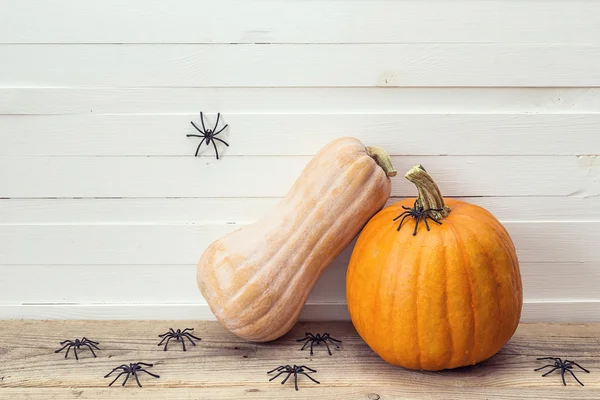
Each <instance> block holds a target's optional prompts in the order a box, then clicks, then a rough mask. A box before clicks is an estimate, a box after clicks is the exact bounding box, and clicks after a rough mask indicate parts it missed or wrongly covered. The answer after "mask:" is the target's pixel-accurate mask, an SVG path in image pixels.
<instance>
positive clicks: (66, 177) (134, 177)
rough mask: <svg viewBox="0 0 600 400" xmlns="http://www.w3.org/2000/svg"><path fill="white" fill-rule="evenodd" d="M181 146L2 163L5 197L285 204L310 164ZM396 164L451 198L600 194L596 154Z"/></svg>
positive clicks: (395, 190)
mask: <svg viewBox="0 0 600 400" xmlns="http://www.w3.org/2000/svg"><path fill="white" fill-rule="evenodd" d="M181 136H183V135H181ZM180 140H182V141H184V142H185V143H187V144H189V145H190V154H189V155H187V156H181V157H5V158H0V197H5V198H8V197H34V198H44V197H283V196H284V195H285V193H286V192H287V191H288V190H289V188H290V187H291V186H292V184H293V183H294V182H295V180H296V179H297V178H298V176H300V174H301V172H302V170H303V169H304V167H305V166H306V165H307V164H308V162H309V161H310V159H311V157H310V156H256V157H254V156H249V157H222V158H221V159H220V160H216V159H215V158H211V157H201V158H195V157H193V153H194V152H195V149H196V146H197V145H196V143H195V142H191V141H189V138H186V137H181V138H180ZM223 147H224V146H223ZM205 149H206V147H205ZM209 150H211V149H209ZM212 151H213V152H214V150H212ZM221 151H222V153H225V154H227V150H225V151H223V150H221ZM392 161H393V163H394V166H395V167H396V169H397V170H398V171H407V170H408V169H410V168H411V167H412V166H413V165H415V164H422V165H424V166H425V168H427V170H428V171H431V172H432V176H433V177H434V179H435V180H436V182H437V183H438V185H439V186H440V189H441V191H442V193H443V194H444V196H447V197H455V196H461V197H463V196H582V197H588V196H596V195H599V194H600V179H599V177H600V159H599V158H598V156H594V155H591V156H530V157H528V156H448V157H439V156H394V157H392ZM525 170H526V171H527V173H524V171H525ZM224 182H227V183H228V184H223V183H224ZM534 182H535V184H533V183H534ZM414 193H415V189H414V186H413V185H412V184H411V183H410V182H408V181H407V180H406V179H405V178H404V174H403V173H402V172H401V173H399V174H398V175H397V176H396V177H394V178H392V196H414Z"/></svg>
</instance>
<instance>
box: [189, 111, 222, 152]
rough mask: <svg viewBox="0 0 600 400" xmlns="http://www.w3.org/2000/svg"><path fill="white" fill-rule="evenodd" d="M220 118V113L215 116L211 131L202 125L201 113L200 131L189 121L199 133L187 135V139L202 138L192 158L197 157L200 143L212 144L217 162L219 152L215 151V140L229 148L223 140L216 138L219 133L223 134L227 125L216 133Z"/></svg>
mask: <svg viewBox="0 0 600 400" xmlns="http://www.w3.org/2000/svg"><path fill="white" fill-rule="evenodd" d="M220 117H221V113H218V114H217V122H216V123H215V125H214V126H213V128H212V129H210V128H209V129H207V128H206V126H205V125H204V115H203V114H202V111H201V112H200V123H201V124H202V129H200V127H198V125H196V124H195V123H194V121H190V123H191V124H192V126H193V127H194V128H196V130H197V131H198V132H200V135H196V134H191V133H190V134H187V135H186V136H187V137H199V138H202V140H201V141H200V144H198V147H197V148H196V154H195V155H194V157H198V152H199V151H200V146H202V143H204V142H206V145H207V146H208V145H210V144H211V143H212V145H213V147H214V148H215V154H216V156H217V160H218V159H219V150H218V149H217V145H216V144H215V140H218V141H219V142H221V143H223V144H224V145H225V146H227V147H229V144H228V143H227V142H226V141H224V140H223V139H220V138H218V137H216V136H217V135H218V134H219V133H221V132H223V130H224V129H225V128H227V127H228V125H227V124H225V126H224V127H222V128H221V129H220V130H218V131H217V127H218V125H219V118H220Z"/></svg>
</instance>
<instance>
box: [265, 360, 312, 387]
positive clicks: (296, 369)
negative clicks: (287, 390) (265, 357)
mask: <svg viewBox="0 0 600 400" xmlns="http://www.w3.org/2000/svg"><path fill="white" fill-rule="evenodd" d="M305 370H306V371H309V373H310V372H317V370H315V369H312V368H308V367H307V366H306V365H300V366H297V365H294V366H293V367H290V366H289V365H280V366H279V367H277V368H274V369H272V370H270V371H269V372H267V374H270V373H272V372H275V371H277V372H279V373H278V374H277V375H275V376H274V377H272V378H271V379H269V382H271V381H272V380H273V379H275V378H277V377H278V376H279V375H281V374H287V376H286V377H285V379H284V380H283V381H282V382H281V384H282V385H283V384H284V383H285V382H287V380H288V378H289V377H290V376H291V375H292V374H294V386H295V387H296V390H298V374H302V375H305V376H307V377H308V378H309V379H310V380H311V381H313V382H315V383H321V382H319V381H318V380H316V379H314V378H313V377H312V376H310V375H309V374H307V373H306V372H305Z"/></svg>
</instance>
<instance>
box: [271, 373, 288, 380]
mask: <svg viewBox="0 0 600 400" xmlns="http://www.w3.org/2000/svg"><path fill="white" fill-rule="evenodd" d="M286 372H287V371H281V372H279V373H278V374H277V375H275V376H274V377H272V378H271V379H269V382H271V381H272V380H273V379H275V378H277V377H278V376H279V375H281V374H285V373H286Z"/></svg>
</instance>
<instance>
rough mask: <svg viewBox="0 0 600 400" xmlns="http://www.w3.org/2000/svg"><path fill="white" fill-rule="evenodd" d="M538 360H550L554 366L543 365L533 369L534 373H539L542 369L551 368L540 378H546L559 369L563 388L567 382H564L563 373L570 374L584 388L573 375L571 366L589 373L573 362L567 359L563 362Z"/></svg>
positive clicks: (542, 358)
mask: <svg viewBox="0 0 600 400" xmlns="http://www.w3.org/2000/svg"><path fill="white" fill-rule="evenodd" d="M538 360H552V361H554V364H548V365H544V366H543V367H540V368H536V369H534V371H540V370H542V369H544V368H552V369H551V370H550V371H548V372H546V373H545V374H543V375H542V376H547V375H550V374H551V373H552V372H554V371H556V370H557V369H559V370H560V375H561V376H562V381H563V385H565V386H567V382H566V381H565V371H566V372H568V373H570V374H571V375H572V376H573V378H575V380H576V381H577V383H579V384H580V385H581V386H584V385H583V383H581V381H580V380H579V379H577V377H576V376H575V373H573V366H576V367H579V368H580V369H582V370H583V371H585V372H587V373H588V374H589V373H590V371H588V370H587V369H585V368H583V367H582V366H581V365H579V364H577V363H576V362H575V361H570V360H567V359H565V361H563V360H561V359H560V358H557V357H541V358H538Z"/></svg>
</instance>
